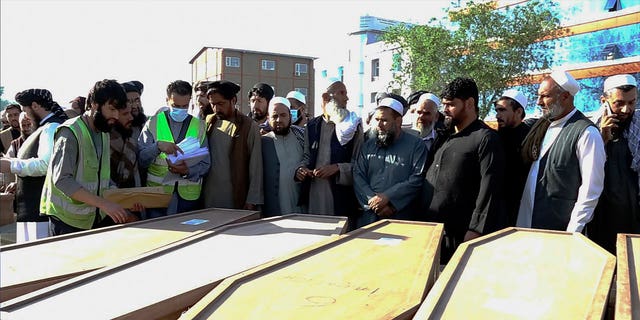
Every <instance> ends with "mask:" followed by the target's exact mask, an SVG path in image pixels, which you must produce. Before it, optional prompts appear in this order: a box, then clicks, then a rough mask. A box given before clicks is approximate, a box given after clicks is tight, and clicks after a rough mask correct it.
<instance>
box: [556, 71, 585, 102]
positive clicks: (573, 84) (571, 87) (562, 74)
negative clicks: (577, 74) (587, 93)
mask: <svg viewBox="0 0 640 320" xmlns="http://www.w3.org/2000/svg"><path fill="white" fill-rule="evenodd" d="M550 76H551V78H552V79H553V81H555V82H556V83H557V84H558V85H559V86H560V87H561V88H562V89H564V90H565V91H568V92H569V93H570V94H571V95H572V96H575V95H576V93H578V91H580V84H579V83H578V81H576V79H575V78H574V77H573V76H572V75H570V74H569V73H568V72H566V71H560V70H558V71H554V72H552V73H551V74H550Z"/></svg>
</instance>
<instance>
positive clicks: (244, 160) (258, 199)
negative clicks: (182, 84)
mask: <svg viewBox="0 0 640 320" xmlns="http://www.w3.org/2000/svg"><path fill="white" fill-rule="evenodd" d="M239 91H240V86H238V85H237V84H235V83H233V82H230V81H226V80H220V81H215V82H213V83H211V85H210V86H209V90H208V91H207V99H209V103H210V104H211V107H212V108H213V112H214V113H213V114H210V115H209V116H207V120H206V128H207V136H208V138H209V150H210V151H211V170H209V173H208V174H207V175H206V176H205V181H204V184H203V189H202V198H203V200H204V206H205V208H212V207H216V208H229V209H246V210H256V209H257V208H258V206H259V205H261V204H262V203H263V200H262V199H263V189H262V188H263V185H262V178H263V176H262V144H261V141H260V133H259V131H258V124H257V123H256V122H254V121H252V120H251V118H249V117H247V116H245V115H243V114H242V113H240V112H239V111H238V110H237V109H236V103H237V102H238V96H237V94H238V92H239Z"/></svg>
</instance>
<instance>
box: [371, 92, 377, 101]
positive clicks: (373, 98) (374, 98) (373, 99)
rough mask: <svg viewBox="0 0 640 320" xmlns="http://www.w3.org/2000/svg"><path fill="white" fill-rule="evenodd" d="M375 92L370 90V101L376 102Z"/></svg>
mask: <svg viewBox="0 0 640 320" xmlns="http://www.w3.org/2000/svg"><path fill="white" fill-rule="evenodd" d="M377 94H378V93H377V92H371V103H376V95H377Z"/></svg>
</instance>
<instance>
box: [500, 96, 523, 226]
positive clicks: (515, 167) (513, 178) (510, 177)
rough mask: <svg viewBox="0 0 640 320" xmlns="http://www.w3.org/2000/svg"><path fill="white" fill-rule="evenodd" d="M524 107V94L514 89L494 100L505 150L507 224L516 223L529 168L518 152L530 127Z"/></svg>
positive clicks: (520, 150)
mask: <svg viewBox="0 0 640 320" xmlns="http://www.w3.org/2000/svg"><path fill="white" fill-rule="evenodd" d="M526 107H527V97H525V96H524V95H523V94H522V93H521V92H520V91H518V90H515V89H511V90H507V91H505V92H503V93H502V96H500V98H499V99H498V100H497V101H496V102H495V103H494V108H495V110H496V120H497V121H498V135H499V136H500V138H501V140H502V146H503V147H504V154H505V167H504V171H505V181H504V185H505V189H504V199H505V206H506V207H505V208H506V212H507V219H508V223H509V226H515V224H516V219H517V217H518V209H519V208H520V198H521V196H522V190H523V189H524V183H525V182H526V180H527V173H528V172H529V166H528V165H525V163H524V161H523V160H522V155H521V154H522V147H521V145H522V141H523V140H524V138H525V137H526V136H527V133H529V129H530V128H531V125H530V124H528V123H525V122H524V121H523V119H524V116H525V111H524V110H525V108H526Z"/></svg>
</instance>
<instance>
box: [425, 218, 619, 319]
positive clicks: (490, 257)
mask: <svg viewBox="0 0 640 320" xmlns="http://www.w3.org/2000/svg"><path fill="white" fill-rule="evenodd" d="M614 268H615V257H614V256H613V255H611V254H609V253H608V252H607V251H605V250H604V249H602V248H600V247H598V246H597V245H596V244H594V243H593V242H591V241H590V240H589V239H587V238H586V237H584V236H583V235H581V234H577V233H575V234H573V233H567V232H556V231H546V230H532V229H518V228H507V229H504V230H501V231H498V232H494V233H492V234H489V235H487V236H484V237H481V238H478V239H476V240H472V241H469V242H468V243H463V244H462V245H461V246H460V247H459V248H458V250H456V252H455V253H454V255H453V257H452V258H451V261H449V263H448V264H447V266H446V267H445V269H444V270H443V272H442V274H441V275H440V278H438V280H437V281H436V283H435V285H434V286H433V288H432V289H431V292H429V295H428V296H427V298H426V299H425V301H424V303H423V304H422V306H421V307H420V309H419V310H418V313H417V314H416V316H415V318H414V319H554V320H557V319H563V320H564V319H601V318H602V317H603V312H604V309H605V305H606V301H607V295H608V293H609V289H610V286H611V282H612V277H613V271H614Z"/></svg>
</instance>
